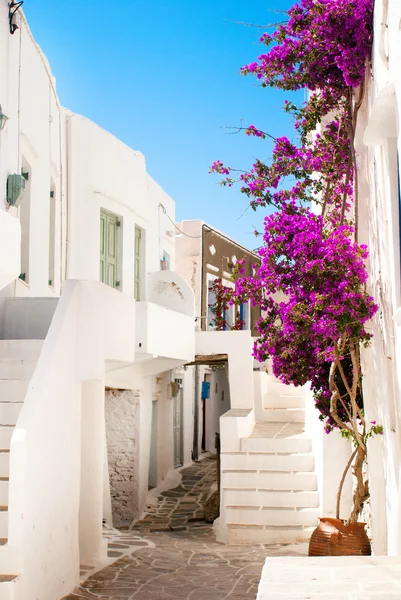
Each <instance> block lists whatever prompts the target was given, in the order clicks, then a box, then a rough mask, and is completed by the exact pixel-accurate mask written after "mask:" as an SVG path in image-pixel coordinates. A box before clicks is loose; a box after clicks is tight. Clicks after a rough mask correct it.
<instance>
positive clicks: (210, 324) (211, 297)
mask: <svg viewBox="0 0 401 600" xmlns="http://www.w3.org/2000/svg"><path fill="white" fill-rule="evenodd" d="M214 280H215V277H210V278H208V279H207V323H206V329H211V330H214V329H216V324H215V314H214V312H213V310H212V308H213V307H214V305H215V303H216V294H215V292H214V290H211V289H210V286H211V284H212V283H213V281H214Z"/></svg>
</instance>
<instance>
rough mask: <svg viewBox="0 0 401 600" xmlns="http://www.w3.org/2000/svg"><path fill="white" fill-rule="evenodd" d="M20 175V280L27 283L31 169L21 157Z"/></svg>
mask: <svg viewBox="0 0 401 600" xmlns="http://www.w3.org/2000/svg"><path fill="white" fill-rule="evenodd" d="M21 173H22V175H23V176H24V177H25V179H26V182H25V194H24V198H23V200H22V203H21V205H20V206H19V209H18V211H19V220H20V223H21V274H20V279H22V281H25V283H29V243H30V228H31V180H32V169H31V166H30V165H29V163H28V162H27V161H26V160H25V158H24V157H22V171H21Z"/></svg>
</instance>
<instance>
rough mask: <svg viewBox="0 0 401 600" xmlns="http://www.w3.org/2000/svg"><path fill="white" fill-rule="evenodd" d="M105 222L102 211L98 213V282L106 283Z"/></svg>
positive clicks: (105, 218)
mask: <svg viewBox="0 0 401 600" xmlns="http://www.w3.org/2000/svg"><path fill="white" fill-rule="evenodd" d="M106 221H107V217H106V215H105V213H104V212H103V211H101V212H100V281H103V283H106V237H107V236H106Z"/></svg>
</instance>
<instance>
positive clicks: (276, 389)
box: [266, 379, 306, 397]
mask: <svg viewBox="0 0 401 600" xmlns="http://www.w3.org/2000/svg"><path fill="white" fill-rule="evenodd" d="M266 393H267V394H273V395H277V396H303V397H305V393H306V389H305V387H295V385H285V383H281V381H278V380H277V379H276V380H275V381H271V380H269V381H268V382H267V386H266Z"/></svg>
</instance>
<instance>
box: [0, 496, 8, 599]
mask: <svg viewBox="0 0 401 600" xmlns="http://www.w3.org/2000/svg"><path fill="white" fill-rule="evenodd" d="M6 537H8V509H7V507H6V506H1V507H0V538H3V539H4V538H6ZM0 581H1V575H0ZM0 598H1V596H0Z"/></svg>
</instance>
